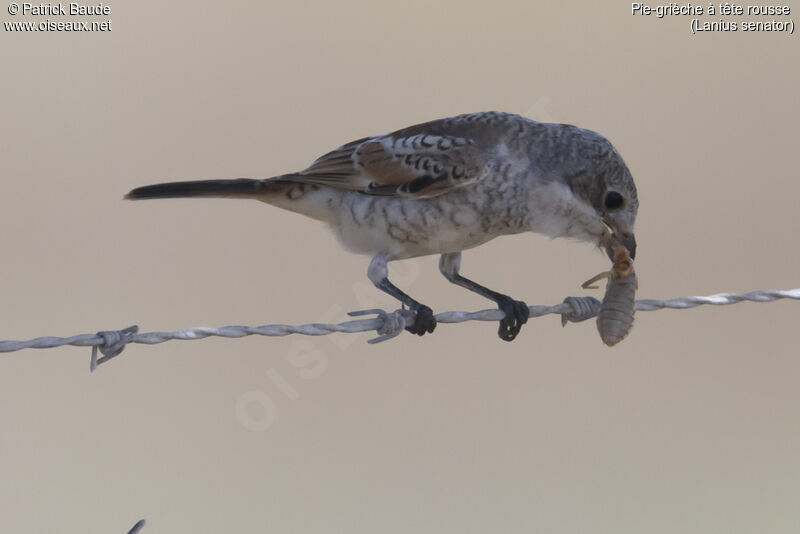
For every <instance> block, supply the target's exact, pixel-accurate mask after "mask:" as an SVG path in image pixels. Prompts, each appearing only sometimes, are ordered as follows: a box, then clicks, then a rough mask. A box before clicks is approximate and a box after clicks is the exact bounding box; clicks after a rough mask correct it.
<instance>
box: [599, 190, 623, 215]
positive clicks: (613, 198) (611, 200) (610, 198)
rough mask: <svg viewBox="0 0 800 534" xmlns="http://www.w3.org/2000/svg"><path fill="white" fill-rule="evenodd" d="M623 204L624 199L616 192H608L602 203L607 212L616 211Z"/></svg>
mask: <svg viewBox="0 0 800 534" xmlns="http://www.w3.org/2000/svg"><path fill="white" fill-rule="evenodd" d="M624 203H625V199H624V198H622V195H620V194H619V193H617V192H616V191H609V192H608V193H606V198H605V200H604V201H603V204H604V205H605V207H606V209H608V210H618V209H619V208H621V207H622V205H623V204H624Z"/></svg>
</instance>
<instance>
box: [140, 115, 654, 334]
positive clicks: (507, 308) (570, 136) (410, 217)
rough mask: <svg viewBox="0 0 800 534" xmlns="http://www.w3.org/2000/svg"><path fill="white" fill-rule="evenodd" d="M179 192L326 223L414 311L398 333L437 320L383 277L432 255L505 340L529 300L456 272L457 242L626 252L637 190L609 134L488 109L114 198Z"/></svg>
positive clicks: (632, 246)
mask: <svg viewBox="0 0 800 534" xmlns="http://www.w3.org/2000/svg"><path fill="white" fill-rule="evenodd" d="M182 197H220V198H247V199H255V200H259V201H262V202H265V203H267V204H270V205H272V206H276V207H279V208H283V209H286V210H289V211H292V212H296V213H299V214H302V215H305V216H307V217H311V218H313V219H316V220H319V221H322V222H324V223H326V224H327V225H328V226H329V227H330V228H331V229H332V230H333V233H334V234H335V236H336V237H337V238H338V240H339V243H340V244H341V245H342V246H343V248H344V249H345V250H347V251H349V252H353V253H356V254H363V255H369V256H371V261H370V263H369V267H368V269H367V276H368V278H369V280H370V281H371V282H372V283H373V284H374V285H375V287H377V288H378V289H380V290H381V291H383V292H385V293H387V294H389V295H391V296H392V297H394V298H396V299H397V300H399V301H400V302H401V303H402V305H403V306H404V307H408V308H409V309H410V310H412V311H413V312H414V318H413V322H410V324H407V325H406V330H408V331H409V332H411V333H413V334H417V335H420V336H421V335H423V334H426V333H431V332H433V331H434V329H435V327H436V318H435V316H434V314H433V311H432V310H431V308H430V307H428V306H426V305H425V304H423V303H422V302H420V301H419V300H417V299H415V298H412V297H411V296H410V295H408V294H406V293H405V292H404V291H402V290H401V289H400V288H398V287H397V286H395V285H394V284H392V282H391V281H390V280H389V269H388V263H389V262H391V261H395V260H402V259H407V258H414V257H419V256H427V255H433V254H439V255H440V259H439V270H440V271H441V273H442V274H443V275H444V277H445V278H446V279H447V280H448V281H450V282H451V283H453V284H456V285H458V286H461V287H463V288H465V289H468V290H470V291H472V292H475V293H477V294H479V295H481V296H483V297H485V298H487V299H489V300H491V301H493V302H494V303H495V304H496V305H497V307H498V309H500V310H502V311H503V312H504V318H503V319H501V320H500V325H499V328H498V336H499V337H500V339H502V340H504V341H512V340H514V339H515V338H516V337H517V335H518V334H519V332H520V329H521V328H522V325H524V324H525V323H526V322H527V320H528V315H529V308H528V306H527V305H526V304H525V302H523V301H521V300H516V299H513V298H511V297H510V296H508V295H505V294H502V293H500V292H497V291H494V290H492V289H489V288H488V287H486V286H484V285H481V284H479V283H477V282H474V281H473V280H471V279H469V278H466V277H465V276H463V275H462V274H461V258H462V252H463V251H464V250H467V249H471V248H474V247H477V246H479V245H482V244H484V243H486V242H488V241H490V240H492V239H494V238H496V237H499V236H503V235H511V234H520V233H523V232H529V231H531V232H534V233H539V234H543V235H546V236H548V237H550V238H558V237H565V238H570V239H572V240H577V241H583V242H588V243H592V244H594V245H596V246H598V247H602V246H603V243H604V242H607V240H608V238H609V236H613V237H614V238H615V239H616V240H617V242H619V243H622V244H623V245H624V246H625V247H626V248H627V249H628V251H629V254H630V257H631V258H634V257H635V254H636V239H635V236H634V223H635V220H636V215H637V212H638V208H639V199H638V195H637V191H636V186H635V184H634V181H633V177H632V175H631V173H630V170H629V169H628V166H627V165H626V164H625V162H624V161H623V159H622V156H620V154H619V152H618V151H617V150H616V148H614V146H613V145H612V144H611V142H610V141H609V140H608V139H606V138H605V137H604V136H603V135H601V134H599V133H597V132H595V131H592V130H589V129H585V128H581V127H578V126H573V125H569V124H560V123H549V122H538V121H535V120H532V119H529V118H526V117H523V116H520V115H516V114H512V113H505V112H499V111H483V112H477V113H467V114H462V115H457V116H453V117H448V118H443V119H437V120H432V121H429V122H425V123H421V124H416V125H413V126H409V127H406V128H402V129H399V130H396V131H393V132H391V133H384V134H379V135H373V136H369V137H363V138H361V139H357V140H355V141H352V142H349V143H347V144H344V145H342V146H340V147H339V148H337V149H335V150H332V151H330V152H328V153H326V154H324V155H322V156H321V157H319V158H317V159H316V160H315V161H314V162H313V163H311V165H310V166H308V167H307V168H305V169H304V170H301V171H298V172H291V173H287V174H282V175H279V176H275V177H272V178H263V179H256V178H235V179H215V180H194V181H181V182H167V183H159V184H154V185H146V186H143V187H138V188H136V189H133V190H132V191H130V192H129V193H128V194H127V195H126V196H125V198H126V199H130V200H140V199H154V198H182ZM609 254H610V253H609Z"/></svg>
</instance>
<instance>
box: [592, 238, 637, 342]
mask: <svg viewBox="0 0 800 534" xmlns="http://www.w3.org/2000/svg"><path fill="white" fill-rule="evenodd" d="M637 287H638V282H637V280H636V273H635V272H634V270H633V262H632V261H631V259H630V256H629V255H628V251H627V250H626V249H624V248H622V249H620V250H616V251H615V254H614V268H613V269H612V270H611V272H610V273H609V276H608V285H606V294H605V296H604V297H603V303H602V304H601V305H600V311H599V312H598V313H597V331H598V332H599V333H600V339H602V340H603V343H605V344H606V345H608V346H609V347H613V346H614V345H616V344H617V343H619V342H620V341H622V340H623V339H625V336H627V335H628V332H630V331H631V328H632V327H633V314H634V312H635V311H636V289H637Z"/></svg>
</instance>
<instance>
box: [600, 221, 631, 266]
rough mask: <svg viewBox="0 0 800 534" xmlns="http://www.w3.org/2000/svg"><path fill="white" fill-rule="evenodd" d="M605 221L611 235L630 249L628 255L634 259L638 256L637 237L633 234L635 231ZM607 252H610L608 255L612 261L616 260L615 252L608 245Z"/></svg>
mask: <svg viewBox="0 0 800 534" xmlns="http://www.w3.org/2000/svg"><path fill="white" fill-rule="evenodd" d="M603 223H604V224H605V225H606V226H607V228H608V231H609V232H610V235H611V236H613V238H612V239H614V240H616V241H617V242H618V243H621V244H622V245H623V246H624V247H625V248H626V249H628V255H629V256H630V257H631V259H634V258H635V257H636V237H635V236H634V235H633V232H628V231H624V230H621V229H618V228H617V227H616V226H614V225H612V224H610V223H609V222H608V221H603ZM606 235H609V234H606ZM609 237H610V236H609ZM607 243H608V242H607ZM606 253H607V254H608V257H609V258H611V261H614V257H613V256H614V253H613V251H612V248H611V247H609V246H607V245H606Z"/></svg>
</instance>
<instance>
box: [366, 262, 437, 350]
mask: <svg viewBox="0 0 800 534" xmlns="http://www.w3.org/2000/svg"><path fill="white" fill-rule="evenodd" d="M367 276H368V277H369V279H370V281H371V282H372V283H373V284H375V287H377V288H378V289H380V290H381V291H383V292H384V293H388V294H389V295H391V296H393V297H394V298H396V299H397V300H399V301H400V302H402V303H403V304H405V305H406V306H408V307H409V308H410V309H411V310H412V311H413V312H414V313H415V318H414V324H411V325H409V326H407V327H406V330H408V331H409V332H411V333H412V334H417V335H418V336H421V335H423V334H425V333H426V332H433V329H434V328H436V318H435V317H434V316H433V310H431V309H430V308H429V307H427V306H425V305H424V304H420V303H419V302H417V301H416V300H414V299H412V298H411V297H409V296H408V295H407V294H405V293H404V292H403V291H402V290H401V289H400V288H398V287H397V286H395V285H394V284H393V283H391V282H390V281H389V268H388V267H387V265H386V257H385V256H383V255H382V254H378V255H377V256H375V257H374V258H372V261H371V262H370V264H369V269H367Z"/></svg>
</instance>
